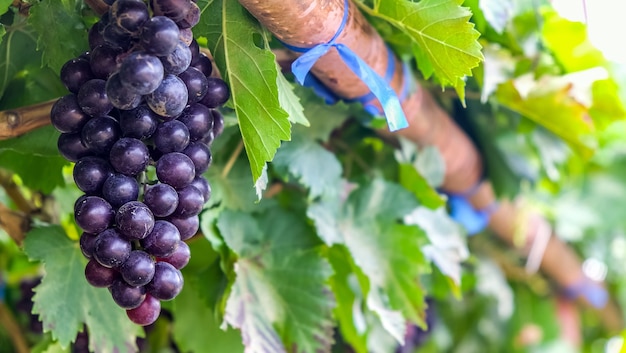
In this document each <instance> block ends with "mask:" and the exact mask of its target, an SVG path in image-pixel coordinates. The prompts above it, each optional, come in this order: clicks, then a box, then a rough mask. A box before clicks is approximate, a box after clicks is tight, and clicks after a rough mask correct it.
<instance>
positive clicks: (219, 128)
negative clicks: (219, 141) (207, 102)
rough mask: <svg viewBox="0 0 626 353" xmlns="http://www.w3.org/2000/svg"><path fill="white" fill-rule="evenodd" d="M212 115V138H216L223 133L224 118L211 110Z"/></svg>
mask: <svg viewBox="0 0 626 353" xmlns="http://www.w3.org/2000/svg"><path fill="white" fill-rule="evenodd" d="M211 113H213V131H212V132H213V137H214V138H215V137H218V136H219V135H221V134H222V132H224V116H223V115H222V113H220V112H219V111H218V110H216V109H211Z"/></svg>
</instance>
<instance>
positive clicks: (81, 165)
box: [73, 157, 113, 194]
mask: <svg viewBox="0 0 626 353" xmlns="http://www.w3.org/2000/svg"><path fill="white" fill-rule="evenodd" d="M112 174H113V168H111V165H110V164H109V162H107V161H106V160H104V159H102V158H99V157H83V158H81V159H79V160H78V162H76V165H74V171H73V176H74V182H75V183H76V186H78V188H79V189H80V190H82V191H83V192H85V193H86V194H99V193H100V191H101V190H102V185H104V182H105V180H107V178H108V177H109V176H111V175H112Z"/></svg>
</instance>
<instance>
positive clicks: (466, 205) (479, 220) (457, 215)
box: [448, 179, 498, 235]
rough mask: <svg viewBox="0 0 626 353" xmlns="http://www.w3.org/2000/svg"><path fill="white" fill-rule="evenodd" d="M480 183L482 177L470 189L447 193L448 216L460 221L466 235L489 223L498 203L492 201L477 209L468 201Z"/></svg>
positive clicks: (476, 231) (481, 228)
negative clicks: (457, 192)
mask: <svg viewBox="0 0 626 353" xmlns="http://www.w3.org/2000/svg"><path fill="white" fill-rule="evenodd" d="M481 183H482V179H481V180H480V181H479V182H478V183H477V184H476V185H474V186H473V187H472V188H471V189H469V190H468V191H466V192H464V193H460V194H448V206H449V207H450V217H452V219H454V220H455V221H457V222H458V223H460V224H461V225H462V226H463V228H465V230H466V231H467V234H468V235H474V234H476V233H480V232H481V231H482V230H484V229H485V228H486V227H487V225H488V224H489V219H491V215H492V214H493V212H494V211H495V210H496V209H497V208H498V203H497V202H495V201H494V202H493V203H492V204H490V205H489V206H487V207H485V208H483V209H480V210H477V209H475V208H474V206H472V204H471V203H470V202H469V198H470V197H472V196H473V195H474V194H475V193H476V192H477V191H478V188H479V186H480V184H481Z"/></svg>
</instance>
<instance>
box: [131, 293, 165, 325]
mask: <svg viewBox="0 0 626 353" xmlns="http://www.w3.org/2000/svg"><path fill="white" fill-rule="evenodd" d="M160 314H161V302H160V301H159V300H158V299H156V298H154V297H152V296H151V295H150V294H146V298H145V299H144V301H143V302H142V303H141V304H139V306H138V307H136V308H134V309H130V310H126V315H127V316H128V318H129V319H130V321H132V322H134V323H136V324H137V325H141V326H147V325H150V324H152V323H154V322H155V321H156V320H157V319H158V318H159V315H160Z"/></svg>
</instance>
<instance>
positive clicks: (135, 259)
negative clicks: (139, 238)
mask: <svg viewBox="0 0 626 353" xmlns="http://www.w3.org/2000/svg"><path fill="white" fill-rule="evenodd" d="M154 268H155V266H154V260H153V259H152V257H150V255H148V253H146V252H145V251H142V250H133V251H131V252H130V255H129V256H128V259H126V261H124V263H123V264H122V266H120V273H121V274H122V278H124V281H126V283H128V284H130V285H131V286H135V287H138V286H144V285H146V284H148V282H150V281H151V280H152V277H154Z"/></svg>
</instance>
